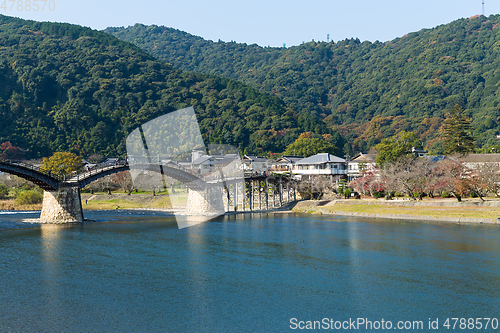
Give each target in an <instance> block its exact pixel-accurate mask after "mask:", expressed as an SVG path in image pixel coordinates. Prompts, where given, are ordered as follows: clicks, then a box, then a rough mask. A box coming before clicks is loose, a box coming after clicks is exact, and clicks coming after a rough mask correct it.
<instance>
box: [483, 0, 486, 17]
mask: <svg viewBox="0 0 500 333" xmlns="http://www.w3.org/2000/svg"><path fill="white" fill-rule="evenodd" d="M483 16H486V15H484V0H483Z"/></svg>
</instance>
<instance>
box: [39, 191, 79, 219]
mask: <svg viewBox="0 0 500 333" xmlns="http://www.w3.org/2000/svg"><path fill="white" fill-rule="evenodd" d="M40 220H41V221H42V222H44V223H69V222H83V210H82V202H81V197H80V189H79V187H78V186H71V185H66V184H60V185H59V190H57V191H45V192H44V194H43V207H42V214H41V215H40Z"/></svg>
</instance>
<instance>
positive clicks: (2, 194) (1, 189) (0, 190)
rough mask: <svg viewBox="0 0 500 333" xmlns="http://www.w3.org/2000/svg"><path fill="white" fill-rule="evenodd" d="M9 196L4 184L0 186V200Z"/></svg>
mask: <svg viewBox="0 0 500 333" xmlns="http://www.w3.org/2000/svg"><path fill="white" fill-rule="evenodd" d="M8 196H9V188H8V187H7V185H5V184H0V199H5V198H6V197H8Z"/></svg>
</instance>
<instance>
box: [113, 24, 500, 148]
mask: <svg viewBox="0 0 500 333" xmlns="http://www.w3.org/2000/svg"><path fill="white" fill-rule="evenodd" d="M106 32H108V33H111V34H113V35H115V36H116V37H118V38H120V39H123V40H127V41H130V42H132V43H134V44H135V45H137V46H139V47H141V48H143V49H144V50H146V51H148V52H150V53H151V54H152V55H154V56H155V57H157V58H158V59H162V60H164V61H166V62H168V63H170V64H172V65H173V66H174V67H176V68H181V69H183V70H188V71H193V72H201V73H211V74H216V75H222V76H225V77H228V78H232V79H236V80H239V81H241V82H245V83H247V84H250V85H252V86H254V87H256V88H257V89H259V90H261V91H265V92H267V93H269V94H271V95H276V96H278V97H280V98H282V99H283V100H284V101H285V102H286V103H287V105H289V106H290V107H292V108H293V110H294V111H296V112H297V113H299V114H301V113H309V114H312V115H318V116H320V117H321V118H323V119H324V120H325V121H326V122H327V123H328V124H329V125H330V126H331V127H332V128H338V129H339V130H340V131H341V133H342V134H344V135H345V136H346V137H347V138H348V139H349V140H350V142H351V144H353V146H354V149H355V150H361V151H362V150H366V149H367V148H368V147H370V146H373V145H375V144H376V143H378V142H380V140H381V139H382V138H383V137H388V136H391V135H393V134H394V133H396V132H397V131H399V130H402V129H405V130H413V131H415V132H416V133H417V135H418V136H419V137H420V138H421V139H422V140H423V141H424V142H425V143H426V144H427V146H428V147H430V148H431V149H432V150H434V151H435V152H438V151H439V150H440V146H439V142H438V141H439V140H438V129H439V127H440V125H441V123H442V121H443V118H444V117H445V114H446V113H447V112H448V111H449V110H450V109H451V108H452V107H453V106H454V105H455V104H460V105H461V106H462V107H463V108H464V109H466V110H467V111H468V113H469V114H470V115H471V117H472V118H473V120H474V123H473V125H474V128H475V136H476V139H477V142H478V145H479V146H487V145H492V144H494V143H496V141H495V140H496V139H495V135H496V134H498V130H499V124H500V90H499V86H498V82H499V79H500V70H499V68H500V16H499V15H491V16H490V17H488V18H486V17H484V16H476V17H472V18H469V19H460V20H457V21H454V22H451V23H449V24H446V25H441V26H438V27H436V28H433V29H428V30H425V29H423V30H421V31H418V32H413V33H410V34H408V35H406V36H403V37H402V38H397V39H395V40H393V41H389V42H386V43H380V42H375V43H371V42H360V41H359V40H357V39H351V40H344V41H339V42H338V43H334V42H330V43H316V42H309V43H305V44H302V45H300V46H294V47H290V48H263V47H259V46H257V45H246V44H237V43H234V42H231V43H224V42H220V41H219V42H212V41H206V40H203V39H202V38H200V37H196V36H192V35H189V34H187V33H185V32H182V31H179V30H175V29H171V28H165V27H158V26H149V27H148V26H144V25H140V24H136V25H135V26H133V27H129V28H108V29H106Z"/></svg>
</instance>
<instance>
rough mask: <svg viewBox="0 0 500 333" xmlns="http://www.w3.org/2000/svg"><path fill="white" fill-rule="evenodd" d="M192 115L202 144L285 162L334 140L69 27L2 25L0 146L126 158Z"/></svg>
mask: <svg viewBox="0 0 500 333" xmlns="http://www.w3.org/2000/svg"><path fill="white" fill-rule="evenodd" d="M186 106H194V108H195V110H196V112H197V116H198V120H199V122H200V124H201V130H202V133H203V134H204V135H205V139H206V141H207V142H208V143H227V144H234V145H236V146H239V147H240V149H241V150H242V152H252V153H265V152H282V151H284V150H285V147H286V145H288V144H290V143H292V142H293V141H294V140H295V139H296V138H297V137H298V136H299V135H300V133H302V132H305V131H311V132H315V133H317V134H332V136H331V141H332V143H335V144H336V145H337V146H338V147H340V148H342V147H343V144H344V142H342V139H341V138H340V136H339V135H338V134H336V133H334V132H333V131H331V130H330V129H328V128H327V126H326V125H325V123H324V122H323V121H321V120H318V119H317V118H314V117H308V116H304V115H299V114H297V113H296V112H294V111H293V110H291V109H287V108H286V106H285V105H284V103H283V101H281V100H280V99H279V98H277V97H274V96H269V95H268V94H263V93H260V92H259V91H258V90H256V89H255V88H251V87H249V86H246V85H244V84H242V83H238V82H235V81H232V80H229V79H225V78H218V77H215V76H211V75H206V74H193V73H183V72H181V71H180V70H178V69H173V68H172V67H171V66H170V65H168V64H165V63H164V62H161V61H159V60H157V59H155V58H153V57H152V56H150V55H149V54H147V53H146V52H144V51H142V50H141V49H139V48H138V47H136V46H134V45H132V44H130V43H127V42H123V41H120V40H119V39H117V38H115V37H113V36H111V35H109V34H106V33H104V32H98V31H95V30H91V29H89V28H84V27H80V26H76V25H69V24H55V23H40V22H34V21H26V20H20V19H16V18H11V17H7V16H2V15H0V143H2V142H6V141H10V142H11V143H12V144H13V145H14V146H18V147H21V148H24V149H28V150H29V152H28V153H29V155H30V157H39V156H48V155H50V154H51V153H53V152H55V151H73V152H75V153H78V154H82V155H90V154H92V153H101V154H104V155H108V156H109V155H118V154H123V153H124V152H125V145H124V143H125V138H126V136H127V135H128V134H129V133H130V131H131V130H133V129H134V128H135V127H137V126H138V125H139V124H141V123H143V122H145V121H148V120H150V119H152V118H154V117H156V116H159V115H162V114H164V113H167V112H169V111H173V110H176V109H180V108H183V107H186Z"/></svg>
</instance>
